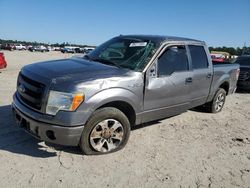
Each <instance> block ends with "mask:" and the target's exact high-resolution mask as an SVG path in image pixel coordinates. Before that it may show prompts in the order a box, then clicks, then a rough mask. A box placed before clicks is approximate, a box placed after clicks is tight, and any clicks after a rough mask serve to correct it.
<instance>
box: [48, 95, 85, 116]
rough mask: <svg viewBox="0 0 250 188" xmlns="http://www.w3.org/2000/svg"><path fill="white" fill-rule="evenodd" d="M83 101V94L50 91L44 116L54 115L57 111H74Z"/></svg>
mask: <svg viewBox="0 0 250 188" xmlns="http://www.w3.org/2000/svg"><path fill="white" fill-rule="evenodd" d="M83 101H84V94H83V93H75V94H74V93H63V92H58V91H50V93H49V99H48V103H47V107H46V114H50V115H56V113H57V112H58V111H59V110H66V111H74V110H76V109H77V108H78V106H79V105H80V104H81V103H82V102H83Z"/></svg>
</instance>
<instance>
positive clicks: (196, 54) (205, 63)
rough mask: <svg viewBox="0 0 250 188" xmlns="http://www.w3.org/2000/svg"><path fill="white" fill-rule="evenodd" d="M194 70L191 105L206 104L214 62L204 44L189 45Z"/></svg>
mask: <svg viewBox="0 0 250 188" xmlns="http://www.w3.org/2000/svg"><path fill="white" fill-rule="evenodd" d="M188 50H189V54H190V59H191V65H192V66H191V67H192V70H193V83H192V85H191V90H190V99H191V107H193V106H198V105H201V104H204V103H205V102H206V100H207V97H208V95H209V91H210V85H211V83H212V78H213V67H212V63H211V62H210V63H209V60H208V55H207V54H208V51H207V49H206V48H205V46H202V45H188Z"/></svg>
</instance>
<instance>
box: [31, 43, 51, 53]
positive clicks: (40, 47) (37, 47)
mask: <svg viewBox="0 0 250 188" xmlns="http://www.w3.org/2000/svg"><path fill="white" fill-rule="evenodd" d="M28 50H29V51H31V52H34V51H37V52H47V51H48V49H47V48H46V47H45V46H43V45H40V46H34V47H32V46H31V47H30V48H29V49H28Z"/></svg>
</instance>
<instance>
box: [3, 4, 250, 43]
mask: <svg viewBox="0 0 250 188" xmlns="http://www.w3.org/2000/svg"><path fill="white" fill-rule="evenodd" d="M120 34H124V35H125V34H154V35H171V36H180V37H188V38H194V39H199V40H203V41H205V42H206V43H207V44H208V45H209V46H214V47H218V46H228V47H229V46H232V47H238V46H239V47H242V46H243V45H244V43H246V45H247V46H250V0H207V1H202V0H99V1H98V0H0V38H1V39H12V40H26V41H37V42H46V43H56V42H58V43H62V42H69V43H75V44H88V45H99V44H101V43H103V42H105V41H106V40H108V39H110V38H112V37H114V36H117V35H120Z"/></svg>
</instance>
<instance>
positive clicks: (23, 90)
mask: <svg viewBox="0 0 250 188" xmlns="http://www.w3.org/2000/svg"><path fill="white" fill-rule="evenodd" d="M18 90H19V91H20V92H22V93H24V92H25V87H24V86H23V85H22V84H21V85H20V86H18Z"/></svg>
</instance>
